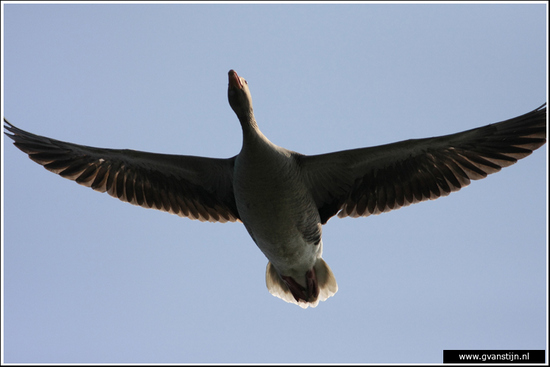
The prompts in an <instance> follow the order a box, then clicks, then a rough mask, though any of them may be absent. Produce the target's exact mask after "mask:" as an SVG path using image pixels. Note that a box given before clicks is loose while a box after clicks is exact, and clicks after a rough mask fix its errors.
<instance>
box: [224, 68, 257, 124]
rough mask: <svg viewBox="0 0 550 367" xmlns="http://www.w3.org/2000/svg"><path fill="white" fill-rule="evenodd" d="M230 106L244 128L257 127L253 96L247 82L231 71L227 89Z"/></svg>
mask: <svg viewBox="0 0 550 367" xmlns="http://www.w3.org/2000/svg"><path fill="white" fill-rule="evenodd" d="M227 98H228V99H229V105H230V106H231V108H232V109H233V111H234V112H235V114H236V115H237V117H238V118H239V121H240V122H241V124H243V127H244V126H245V125H255V123H254V110H253V108H252V96H251V95H250V89H248V83H247V81H246V80H245V79H244V78H242V77H240V76H239V75H238V74H237V72H236V71H235V70H229V87H228V88H227Z"/></svg>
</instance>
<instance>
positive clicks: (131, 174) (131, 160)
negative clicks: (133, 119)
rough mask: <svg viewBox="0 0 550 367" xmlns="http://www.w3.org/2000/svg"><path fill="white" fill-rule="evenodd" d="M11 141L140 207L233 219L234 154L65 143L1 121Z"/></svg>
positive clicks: (46, 165) (53, 168)
mask: <svg viewBox="0 0 550 367" xmlns="http://www.w3.org/2000/svg"><path fill="white" fill-rule="evenodd" d="M4 122H5V123H6V125H5V128H6V129H7V130H8V131H10V132H11V133H12V134H9V133H6V135H7V136H9V137H10V138H11V139H13V140H14V145H15V146H16V147H17V148H19V149H20V150H22V151H23V152H25V153H27V154H28V155H29V157H30V158H31V159H32V160H33V161H35V162H36V163H38V164H40V165H42V166H44V168H46V169H47V170H49V171H51V172H54V173H57V174H58V175H60V176H62V177H65V178H68V179H70V180H73V181H75V182H77V183H79V184H81V185H84V186H88V187H91V188H92V189H94V190H96V191H100V192H107V193H108V194H109V195H111V196H112V197H115V198H118V199H120V200H122V201H125V202H128V203H130V204H134V205H139V206H142V207H144V208H151V209H158V210H162V211H166V212H169V213H172V214H177V215H179V216H182V217H188V218H191V219H198V220H200V221H210V222H227V221H232V222H234V221H236V220H239V213H238V211H237V206H236V204H235V197H234V195H233V165H234V162H235V157H233V158H228V159H214V158H204V157H193V156H182V155H169V154H154V153H147V152H140V151H135V150H129V149H124V150H118V149H102V148H94V147H88V146H84V145H78V144H72V143H67V142H63V141H59V140H55V139H50V138H47V137H43V136H38V135H35V134H31V133H29V132H26V131H24V130H21V129H19V128H17V127H15V126H13V125H12V124H10V123H9V122H8V121H7V120H6V119H4Z"/></svg>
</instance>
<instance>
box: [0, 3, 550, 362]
mask: <svg viewBox="0 0 550 367" xmlns="http://www.w3.org/2000/svg"><path fill="white" fill-rule="evenodd" d="M2 5H3V6H4V9H3V13H2V14H3V17H4V18H3V27H4V28H3V31H4V32H3V37H4V39H3V47H4V49H3V51H4V54H3V64H2V65H3V73H4V74H3V78H2V81H3V93H2V96H3V106H2V113H3V116H5V117H6V118H7V119H8V120H9V121H10V122H12V123H14V124H15V125H16V126H18V127H20V128H23V129H25V130H28V131H31V132H34V133H36V134H40V135H45V136H48V137H52V138H56V139H59V140H65V141H71V142H74V143H79V144H84V145H91V146H98V147H108V148H131V149H137V150H144V151H152V152H162V153H173V154H187V155H200V156H210V157H230V156H233V155H235V154H237V153H238V152H239V150H240V144H241V129H240V126H239V123H238V120H237V118H236V117H235V115H234V114H233V111H232V110H231V108H230V107H229V104H228V102H227V72H228V70H229V69H235V70H236V71H237V72H238V73H239V75H241V76H243V77H245V78H246V79H247V80H248V83H249V86H250V89H251V92H252V96H253V100H254V110H255V113H256V118H257V120H258V123H259V126H260V128H261V129H262V131H263V133H264V134H265V135H266V136H267V137H269V138H270V140H271V141H272V142H274V143H275V144H277V145H280V146H284V147H286V148H288V149H292V150H295V151H298V152H301V153H304V154H317V153H324V152H330V151H336V150H342V149H350V148H357V147H363V146H373V145H379V144H385V143H390V142H394V141H400V140H405V139H409V138H422V137H429V136H436V135H443V134H449V133H454V132H458V131H463V130H466V129H470V128H474V127H477V126H482V125H485V124H488V123H492V122H497V121H501V120H504V119H508V118H511V117H514V116H517V115H520V114H523V113H525V112H528V111H530V110H532V109H534V108H536V107H538V106H539V105H541V104H542V103H544V102H546V101H547V94H546V91H547V80H548V75H547V52H548V51H547V31H546V26H547V17H546V14H547V7H546V5H545V4H541V3H539V4H525V3H521V4H505V5H503V4H485V5H479V4H468V5H457V4H453V5H446V4H438V5H435V4H406V5H402V4H353V5H351V4H337V5H336V4H334V5H327V4H324V5H319V4H317V5H310V4H308V5H296V4H294V5H286V4H285V5H280V4H279V5H275V4H271V5H248V4H246V5H244V4H241V5H238V4H237V5H235V4H233V5H219V4H208V5H207V4H201V5H190V4H154V5H149V4H134V5H127V4H123V5H122V4H121V5H97V4H95V5H80V4H79V5H67V4H56V5H43V4H38V5H37V4H9V3H8V4H5V3H3V4H2ZM2 158H3V162H2V169H3V180H4V182H3V186H2V188H3V200H2V204H3V210H4V212H3V215H2V219H3V226H4V228H3V231H2V235H3V251H4V256H3V267H2V269H3V276H4V278H3V280H4V288H3V292H4V314H3V316H4V322H3V327H4V339H3V342H4V350H3V352H4V361H5V362H37V363H40V362H52V363H59V362H127V363H129V362H142V363H151V362H172V363H181V362H234V363H242V362H250V363H258V362H264V363H268V362H303V363H306V362H309V363H315V362H317V363H321V362H325V363H337V362H356V363H384V362H392V363H409V362H417V363H426V362H432V363H440V362H442V351H443V350H444V349H546V346H547V337H546V330H547V329H546V327H547V316H546V306H547V293H546V292H547V291H546V290H547V260H546V259H547V255H548V253H547V245H546V239H547V227H546V222H547V220H548V218H547V214H546V213H547V202H548V198H547V191H546V189H547V146H546V145H545V146H544V147H542V148H541V149H539V150H538V151H536V152H535V153H534V154H533V155H531V156H529V157H527V158H526V159H525V160H522V161H520V162H519V163H518V164H516V165H514V166H512V167H509V168H506V169H504V170H503V171H501V172H499V173H497V174H495V175H492V176H490V177H488V178H487V179H484V180H481V181H475V182H473V183H472V185H470V186H469V187H467V188H465V189H463V190H461V191H460V192H458V193H454V194H452V195H450V196H449V197H446V198H442V199H438V200H435V201H430V202H424V203H421V204H417V205H413V206H410V207H407V208H404V209H401V210H398V211H394V212H391V213H388V214H382V215H379V216H371V217H368V218H359V219H350V218H346V219H338V218H333V219H331V220H330V221H329V222H328V223H327V225H326V226H324V227H323V229H324V232H323V242H324V254H323V255H324V256H323V257H324V258H325V260H326V261H327V263H328V264H329V265H330V266H331V268H332V270H333V272H334V274H335V276H336V279H337V281H338V284H339V291H338V293H337V294H336V296H335V297H333V298H331V299H329V300H328V301H326V302H322V303H321V304H319V306H318V307H317V308H315V309H307V310H303V309H301V308H299V307H297V306H295V305H291V304H287V303H285V302H283V301H281V300H279V299H278V298H275V297H273V296H271V295H270V294H269V293H268V291H267V289H266V287H265V266H266V264H267V259H266V258H265V257H264V255H263V254H262V253H261V252H260V251H259V249H257V248H256V246H255V244H254V243H253V241H252V239H251V238H250V237H249V236H248V234H247V232H246V230H245V229H244V227H243V226H242V225H241V224H235V223H228V224H219V223H201V222H198V221H191V220H188V219H184V218H183V219H182V218H180V217H178V216H174V215H169V214H167V213H163V212H158V211H154V210H146V209H142V208H139V207H135V206H132V205H129V204H126V203H122V202H119V201H118V200H115V199H113V198H111V197H109V196H108V195H106V194H100V193H97V192H95V191H93V190H90V189H87V188H84V187H82V186H80V185H77V184H75V183H73V182H71V181H69V180H65V179H62V178H60V177H59V176H56V175H54V174H52V173H50V172H48V171H46V170H44V169H43V168H41V167H40V166H38V165H37V164H35V163H34V162H32V161H30V160H29V159H28V158H27V157H26V155H24V154H23V153H22V152H20V151H19V150H17V149H16V148H15V147H14V146H13V145H12V144H11V141H10V140H9V139H7V138H4V139H3V154H2Z"/></svg>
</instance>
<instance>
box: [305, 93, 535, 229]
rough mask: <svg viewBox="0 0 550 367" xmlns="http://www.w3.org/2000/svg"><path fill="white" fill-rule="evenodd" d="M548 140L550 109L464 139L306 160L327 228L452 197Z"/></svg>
mask: <svg viewBox="0 0 550 367" xmlns="http://www.w3.org/2000/svg"><path fill="white" fill-rule="evenodd" d="M545 142H546V104H543V105H542V106H540V107H539V108H537V109H535V110H533V111H531V112H528V113H526V114H525V115H522V116H518V117H515V118H512V119H509V120H506V121H502V122H498V123H494V124H490V125H487V126H483V127H480V128H475V129H471V130H468V131H464V132H461V133H457V134H452V135H445V136H440V137H435V138H427V139H413V140H406V141H401V142H398V143H393V144H387V145H381V146H376V147H370V148H362V149H353V150H346V151H340V152H335V153H329V154H321V155H314V156H301V157H299V158H298V159H299V163H300V165H301V167H302V169H303V172H304V174H305V177H306V184H307V185H308V188H309V190H310V192H311V194H312V195H313V198H314V200H315V203H316V204H317V207H318V209H319V213H320V215H321V221H322V223H323V224H324V223H326V221H327V220H328V219H329V218H330V217H332V216H333V215H336V214H338V216H339V217H346V216H351V217H360V216H368V215H371V214H379V213H383V212H388V211H390V210H395V209H399V208H401V207H404V206H407V205H410V204H414V203H418V202H421V201H425V200H428V199H429V200H433V199H437V198H438V197H441V196H447V195H449V194H450V193H451V192H453V191H458V190H460V189H461V188H462V187H464V186H467V185H469V184H470V180H479V179H482V178H485V177H487V175H488V174H491V173H495V172H498V171H500V169H501V168H502V167H507V166H510V165H512V164H514V163H516V162H517V161H518V159H522V158H525V157H526V156H528V155H529V154H531V153H532V152H533V151H534V150H535V149H537V148H539V147H540V146H542V145H543V144H544V143H545Z"/></svg>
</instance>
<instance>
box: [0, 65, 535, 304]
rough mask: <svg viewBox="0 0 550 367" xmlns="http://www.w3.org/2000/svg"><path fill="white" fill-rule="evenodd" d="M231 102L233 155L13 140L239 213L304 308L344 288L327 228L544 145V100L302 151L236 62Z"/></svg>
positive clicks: (67, 169) (199, 206) (218, 212)
mask: <svg viewBox="0 0 550 367" xmlns="http://www.w3.org/2000/svg"><path fill="white" fill-rule="evenodd" d="M228 99H229V104H230V105H231V108H232V109H233V111H234V112H235V114H236V115H237V117H238V119H239V121H240V123H241V127H242V131H243V144H242V149H241V151H240V153H239V154H238V155H236V156H234V157H231V158H227V159H218V158H204V157H196V156H186V155H168V154H155V153H147V152H141V151H135V150H128V149H125V150H116V149H103V148H94V147H88V146H83V145H78V144H73V143H67V142H63V141H59V140H55V139H50V138H47V137H43V136H38V135H35V134H32V133H29V132H26V131H24V130H21V129H19V128H17V127H15V126H14V125H12V124H10V123H9V122H8V121H7V120H6V119H4V122H5V124H6V125H5V128H6V129H7V130H8V131H9V132H11V134H10V133H7V132H6V135H8V136H9V137H10V138H11V139H13V140H14V144H15V146H16V147H17V148H19V149H20V150H21V151H23V152H25V153H27V154H28V155H29V157H30V158H31V159H32V160H33V161H35V162H37V163H38V164H41V165H43V166H44V167H45V168H46V169H47V170H49V171H52V172H54V173H57V174H59V175H60V176H62V177H65V178H68V179H70V180H73V181H76V182H77V183H79V184H81V185H84V186H88V187H91V188H92V189H94V190H96V191H100V192H107V193H108V194H109V195H111V196H112V197H115V198H118V199H120V200H122V201H125V202H129V203H131V204H134V205H139V206H142V207H145V208H151V209H158V210H163V211H167V212H169V213H172V214H177V215H179V216H182V217H188V218H191V219H198V220H200V221H210V222H228V221H229V222H236V221H240V222H242V223H243V224H244V225H245V227H246V229H247V230H248V233H249V234H250V236H251V237H252V239H253V240H254V242H255V243H256V245H257V246H258V247H259V248H260V250H261V251H262V252H263V253H264V254H265V256H266V257H267V258H268V260H269V262H268V264H267V269H266V285H267V288H268V290H269V292H270V293H271V294H272V295H274V296H276V297H279V298H281V299H283V300H284V301H286V302H290V303H295V304H297V305H299V306H300V307H302V308H307V307H308V306H311V307H315V306H317V304H318V303H319V301H324V300H326V299H327V298H329V297H331V296H333V295H334V294H335V293H336V292H337V290H338V286H337V284H336V280H335V278H334V275H333V273H332V271H331V270H330V268H329V266H328V265H327V264H326V263H325V261H324V260H323V259H322V251H323V242H322V239H321V226H322V225H323V224H325V223H326V222H327V221H328V220H329V218H331V217H332V216H334V215H338V216H339V217H340V218H343V217H347V216H350V217H361V216H368V215H371V214H380V213H384V212H388V211H390V210H395V209H399V208H401V207H404V206H407V205H410V204H414V203H418V202H421V201H425V200H428V199H429V200H433V199H437V198H439V197H441V196H447V195H448V194H450V193H451V192H453V191H458V190H459V189H461V188H462V187H464V186H467V185H468V184H470V180H478V179H481V178H484V177H486V176H487V175H488V174H491V173H495V172H498V171H499V170H500V169H501V168H502V167H507V166H509V165H512V164H514V163H516V162H517V160H518V159H521V158H525V157H526V156H528V155H529V154H531V153H532V152H533V151H534V150H535V149H537V148H539V147H540V146H542V145H543V144H544V143H545V142H546V103H545V104H543V105H542V106H540V107H539V108H536V109H535V110H533V111H531V112H528V113H526V114H524V115H522V116H518V117H515V118H512V119H509V120H506V121H502V122H498V123H494V124H490V125H487V126H484V127H480V128H475V129H471V130H468V131H464V132H460V133H457V134H451V135H445V136H440V137H434V138H427V139H412V140H405V141H401V142H397V143H393V144H386V145H381V146H376V147H369V148H360V149H352V150H345V151H339V152H334V153H327V154H321V155H311V156H307V155H302V154H300V153H296V152H293V151H290V150H287V149H285V148H282V147H279V146H277V145H275V144H273V143H272V142H270V141H269V139H268V138H267V137H266V136H265V135H263V134H262V132H261V131H260V129H259V127H258V124H257V123H256V119H255V118H254V112H253V108H252V98H251V95H250V90H249V88H248V83H247V81H246V80H245V79H243V78H242V77H239V76H238V75H237V73H236V72H235V71H234V70H230V71H229V87H228Z"/></svg>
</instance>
